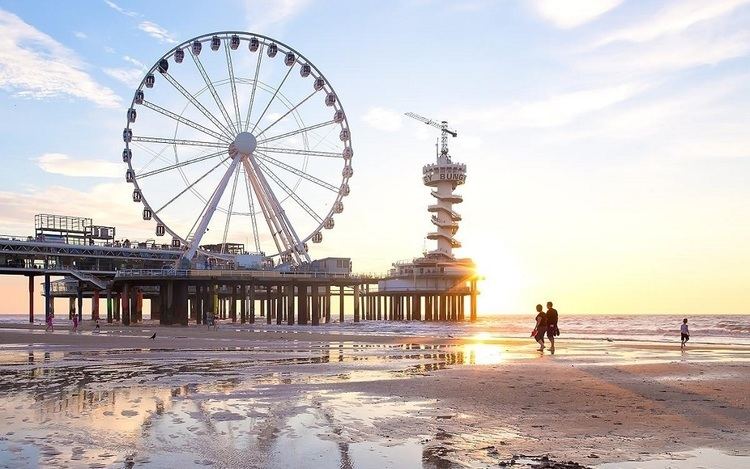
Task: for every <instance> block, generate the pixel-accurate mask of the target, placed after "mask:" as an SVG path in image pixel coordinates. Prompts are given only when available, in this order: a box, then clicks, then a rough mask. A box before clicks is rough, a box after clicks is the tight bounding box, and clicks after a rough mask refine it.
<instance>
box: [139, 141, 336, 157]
mask: <svg viewBox="0 0 750 469" xmlns="http://www.w3.org/2000/svg"><path fill="white" fill-rule="evenodd" d="M133 138H135V137H133ZM256 149H257V150H260V151H262V152H265V153H288V154H292V155H304V156H320V157H323V158H343V157H344V155H342V154H341V153H337V152H333V151H316V150H302V149H296V148H277V147H261V146H259V147H257V148H256Z"/></svg>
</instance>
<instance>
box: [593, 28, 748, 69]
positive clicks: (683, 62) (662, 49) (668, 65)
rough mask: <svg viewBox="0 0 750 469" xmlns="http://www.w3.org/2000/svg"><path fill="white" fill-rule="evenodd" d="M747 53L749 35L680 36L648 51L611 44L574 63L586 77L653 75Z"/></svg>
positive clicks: (659, 41)
mask: <svg viewBox="0 0 750 469" xmlns="http://www.w3.org/2000/svg"><path fill="white" fill-rule="evenodd" d="M749 52H750V31H739V32H730V31H722V32H717V33H713V34H710V33H705V34H694V35H689V34H680V35H676V36H667V37H664V38H660V39H655V40H653V41H650V42H649V45H648V47H630V46H628V45H624V46H621V45H617V44H611V46H609V47H606V48H605V49H602V50H597V51H596V52H595V53H594V54H588V55H584V56H582V57H581V58H580V60H579V61H578V66H580V67H581V68H582V69H583V70H584V71H585V72H587V73H591V72H594V73H602V72H603V73H613V74H617V75H620V74H623V73H627V74H630V75H634V74H655V73H661V72H671V71H676V70H682V69H686V68H692V67H697V66H702V65H716V64H718V63H721V62H723V61H725V60H730V59H734V58H737V57H742V56H745V55H747V54H748V53H749Z"/></svg>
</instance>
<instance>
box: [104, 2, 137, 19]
mask: <svg viewBox="0 0 750 469" xmlns="http://www.w3.org/2000/svg"><path fill="white" fill-rule="evenodd" d="M104 3H106V4H107V5H108V6H109V7H110V8H112V9H113V10H115V11H116V12H118V13H121V14H123V15H125V16H130V17H131V18H135V17H136V16H140V15H139V14H138V13H136V12H134V11H128V10H126V9H124V8H122V7H121V6H120V5H118V4H116V3H115V2H111V1H109V0H104Z"/></svg>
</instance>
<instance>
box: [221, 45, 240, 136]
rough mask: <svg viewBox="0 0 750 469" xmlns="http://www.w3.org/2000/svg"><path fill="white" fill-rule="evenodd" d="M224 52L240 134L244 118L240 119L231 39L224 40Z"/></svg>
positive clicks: (236, 125)
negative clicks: (230, 44) (230, 45)
mask: <svg viewBox="0 0 750 469" xmlns="http://www.w3.org/2000/svg"><path fill="white" fill-rule="evenodd" d="M224 52H226V55H227V69H228V70H229V84H230V85H231V88H232V102H233V103H234V115H235V117H236V120H235V123H236V124H235V129H237V132H239V130H240V127H241V126H242V117H240V104H239V102H238V100H237V82H236V80H235V79H234V65H233V64H232V53H231V47H229V39H225V40H224Z"/></svg>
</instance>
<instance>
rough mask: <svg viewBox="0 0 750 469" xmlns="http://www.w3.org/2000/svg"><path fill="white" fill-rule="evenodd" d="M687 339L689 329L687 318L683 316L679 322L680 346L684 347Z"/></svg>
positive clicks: (688, 337) (688, 338)
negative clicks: (680, 322)
mask: <svg viewBox="0 0 750 469" xmlns="http://www.w3.org/2000/svg"><path fill="white" fill-rule="evenodd" d="M688 340H690V331H689V330H688V325H687V318H685V319H683V320H682V324H680V342H681V343H680V347H681V348H685V345H687V341H688Z"/></svg>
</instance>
